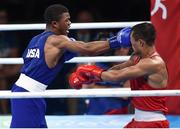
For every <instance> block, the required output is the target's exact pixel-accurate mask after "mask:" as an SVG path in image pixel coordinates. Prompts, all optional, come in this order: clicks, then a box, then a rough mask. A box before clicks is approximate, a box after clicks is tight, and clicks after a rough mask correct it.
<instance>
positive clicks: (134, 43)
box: [130, 32, 139, 54]
mask: <svg viewBox="0 0 180 129" xmlns="http://www.w3.org/2000/svg"><path fill="white" fill-rule="evenodd" d="M130 41H131V44H132V48H133V50H134V53H136V54H139V46H138V40H137V41H136V40H135V39H134V37H133V32H132V33H131V36H130Z"/></svg>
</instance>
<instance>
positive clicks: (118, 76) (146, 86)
mask: <svg viewBox="0 0 180 129" xmlns="http://www.w3.org/2000/svg"><path fill="white" fill-rule="evenodd" d="M155 38H156V31H155V28H154V26H153V25H152V24H151V23H141V24H138V25H135V26H134V27H133V28H132V31H131V36H130V40H131V44H132V48H133V50H134V54H133V55H132V56H131V58H130V59H129V60H128V61H127V62H124V63H122V64H119V65H116V66H113V67H112V68H110V69H109V70H106V71H104V70H103V69H101V68H99V67H98V66H95V65H83V66H80V67H79V68H78V69H77V70H76V77H77V78H78V79H79V81H80V82H79V83H78V84H81V83H90V82H98V81H112V82H118V81H121V80H130V81H131V89H132V90H164V89H166V88H167V83H168V72H167V68H166V65H165V62H164V61H163V60H162V58H161V57H160V56H159V54H158V53H157V52H156V49H155V46H154V41H155ZM71 81H72V80H71ZM76 83H77V82H76ZM71 84H73V82H71ZM165 101H166V98H165V97H133V98H132V103H133V105H134V107H135V116H134V118H133V120H132V121H131V122H130V123H128V124H127V125H126V126H125V128H169V122H168V120H167V119H166V117H165V115H164V114H165V113H166V112H167V111H168V109H167V107H166V105H165Z"/></svg>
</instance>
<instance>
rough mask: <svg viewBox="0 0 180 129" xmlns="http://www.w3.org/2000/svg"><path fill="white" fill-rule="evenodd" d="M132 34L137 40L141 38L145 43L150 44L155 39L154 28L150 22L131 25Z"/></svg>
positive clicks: (152, 43)
mask: <svg viewBox="0 0 180 129" xmlns="http://www.w3.org/2000/svg"><path fill="white" fill-rule="evenodd" d="M132 36H133V38H134V39H135V40H136V41H137V40H138V39H142V40H144V41H145V42H146V44H147V45H149V46H152V45H154V43H155V39H156V30H155V27H154V26H153V25H152V24H151V23H141V24H137V25H135V26H133V27H132Z"/></svg>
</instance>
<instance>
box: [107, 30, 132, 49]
mask: <svg viewBox="0 0 180 129" xmlns="http://www.w3.org/2000/svg"><path fill="white" fill-rule="evenodd" d="M130 34H131V28H130V27H126V28H124V29H122V30H120V31H119V32H118V33H117V35H116V36H114V37H111V38H110V39H109V40H108V41H109V46H110V48H111V49H115V48H120V47H131V43H130Z"/></svg>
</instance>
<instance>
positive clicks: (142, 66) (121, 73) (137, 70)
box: [101, 59, 159, 82]
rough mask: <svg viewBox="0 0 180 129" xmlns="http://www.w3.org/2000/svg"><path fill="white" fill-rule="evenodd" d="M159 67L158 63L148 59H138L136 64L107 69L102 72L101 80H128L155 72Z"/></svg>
mask: <svg viewBox="0 0 180 129" xmlns="http://www.w3.org/2000/svg"><path fill="white" fill-rule="evenodd" d="M158 69H159V64H157V63H154V62H153V61H148V59H146V60H143V61H140V62H139V63H138V64H136V65H134V66H130V67H126V68H124V69H121V70H108V71H105V72H102V74H101V79H102V80H103V81H112V82H118V81H120V80H128V79H131V78H136V77H140V76H145V75H150V74H153V73H156V72H157V71H158Z"/></svg>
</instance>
